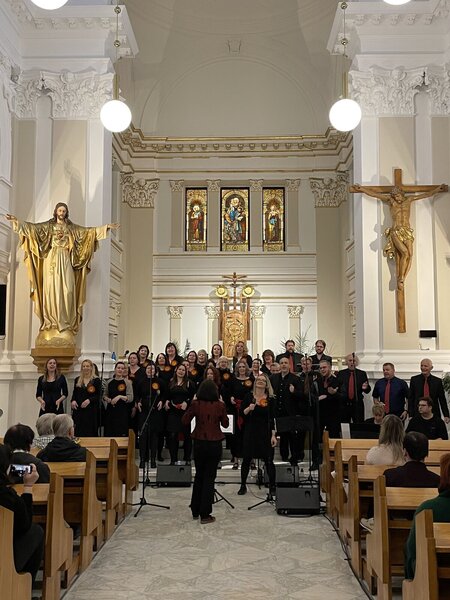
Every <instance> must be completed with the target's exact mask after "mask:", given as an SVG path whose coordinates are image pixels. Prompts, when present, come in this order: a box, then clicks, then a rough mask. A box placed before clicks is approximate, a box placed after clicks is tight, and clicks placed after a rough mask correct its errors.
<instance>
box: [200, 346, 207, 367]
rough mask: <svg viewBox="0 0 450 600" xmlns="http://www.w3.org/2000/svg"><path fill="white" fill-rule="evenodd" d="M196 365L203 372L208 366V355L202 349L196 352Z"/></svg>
mask: <svg viewBox="0 0 450 600" xmlns="http://www.w3.org/2000/svg"><path fill="white" fill-rule="evenodd" d="M197 364H198V365H199V367H202V368H203V370H204V369H206V367H207V366H208V353H207V352H206V350H204V349H203V348H202V349H201V350H199V351H198V352H197Z"/></svg>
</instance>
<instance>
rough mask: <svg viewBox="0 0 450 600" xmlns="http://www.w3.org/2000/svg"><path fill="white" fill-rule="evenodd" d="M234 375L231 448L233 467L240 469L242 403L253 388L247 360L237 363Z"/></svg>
mask: <svg viewBox="0 0 450 600" xmlns="http://www.w3.org/2000/svg"><path fill="white" fill-rule="evenodd" d="M234 375H235V376H234V378H233V379H232V381H231V386H230V387H231V390H230V409H231V414H233V415H234V433H233V437H232V439H231V448H230V450H231V455H232V457H233V469H238V468H239V458H240V457H242V436H243V433H244V416H243V413H242V403H243V401H244V400H245V399H246V398H248V396H249V394H251V391H252V388H253V380H252V379H251V377H250V369H249V368H248V365H247V361H246V360H241V361H239V362H238V363H236V367H235V369H234Z"/></svg>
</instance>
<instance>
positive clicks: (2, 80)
mask: <svg viewBox="0 0 450 600" xmlns="http://www.w3.org/2000/svg"><path fill="white" fill-rule="evenodd" d="M12 67H13V65H12V63H11V61H10V59H9V57H8V56H7V55H6V54H4V53H3V52H2V50H1V49H0V93H2V95H3V97H4V99H5V100H6V103H7V105H8V110H9V111H10V112H12V111H13V107H14V95H15V89H14V84H13V82H12V80H11V75H12Z"/></svg>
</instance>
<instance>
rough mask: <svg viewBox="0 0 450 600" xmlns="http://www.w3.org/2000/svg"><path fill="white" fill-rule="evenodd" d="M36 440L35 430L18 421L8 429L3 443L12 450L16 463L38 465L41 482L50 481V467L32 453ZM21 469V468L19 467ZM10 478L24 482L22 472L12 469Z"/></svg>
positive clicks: (13, 480)
mask: <svg viewBox="0 0 450 600" xmlns="http://www.w3.org/2000/svg"><path fill="white" fill-rule="evenodd" d="M33 440H34V431H33V430H32V429H31V427H28V425H22V423H17V425H13V426H12V427H10V428H9V429H8V431H7V432H6V433H5V437H4V438H3V443H4V444H5V446H8V447H9V448H10V450H12V453H13V456H12V462H13V464H14V465H31V464H34V465H36V470H37V472H38V475H39V483H50V469H49V468H48V465H46V464H45V462H43V461H42V460H41V459H40V458H37V457H36V456H34V455H33V454H31V452H30V449H31V446H32V444H33ZM19 471H20V469H19ZM10 478H11V481H12V482H13V483H22V476H21V474H20V472H18V473H13V472H12V471H11V473H10Z"/></svg>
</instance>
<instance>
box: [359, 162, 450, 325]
mask: <svg viewBox="0 0 450 600" xmlns="http://www.w3.org/2000/svg"><path fill="white" fill-rule="evenodd" d="M394 182H395V184H394V185H393V186H385V185H376V186H370V185H359V184H355V185H352V186H350V188H349V191H350V192H351V193H362V194H367V195H368V196H372V197H373V198H378V199H379V200H381V201H382V202H386V203H387V204H389V208H390V212H391V217H392V226H391V227H388V228H387V229H386V230H385V232H384V234H385V236H386V238H387V242H386V245H385V247H384V250H383V252H384V254H385V256H387V257H388V258H390V259H392V258H393V259H395V267H396V269H395V270H396V278H397V331H398V332H399V333H404V332H405V331H406V318H405V299H404V288H405V280H406V276H407V275H408V273H409V271H410V269H411V264H412V258H413V244H414V230H413V229H412V227H411V222H410V217H411V204H412V203H413V202H414V201H415V200H422V199H423V198H429V197H430V196H433V195H434V194H438V193H440V192H447V191H448V186H447V185H445V184H441V185H403V183H402V170H401V169H394Z"/></svg>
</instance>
